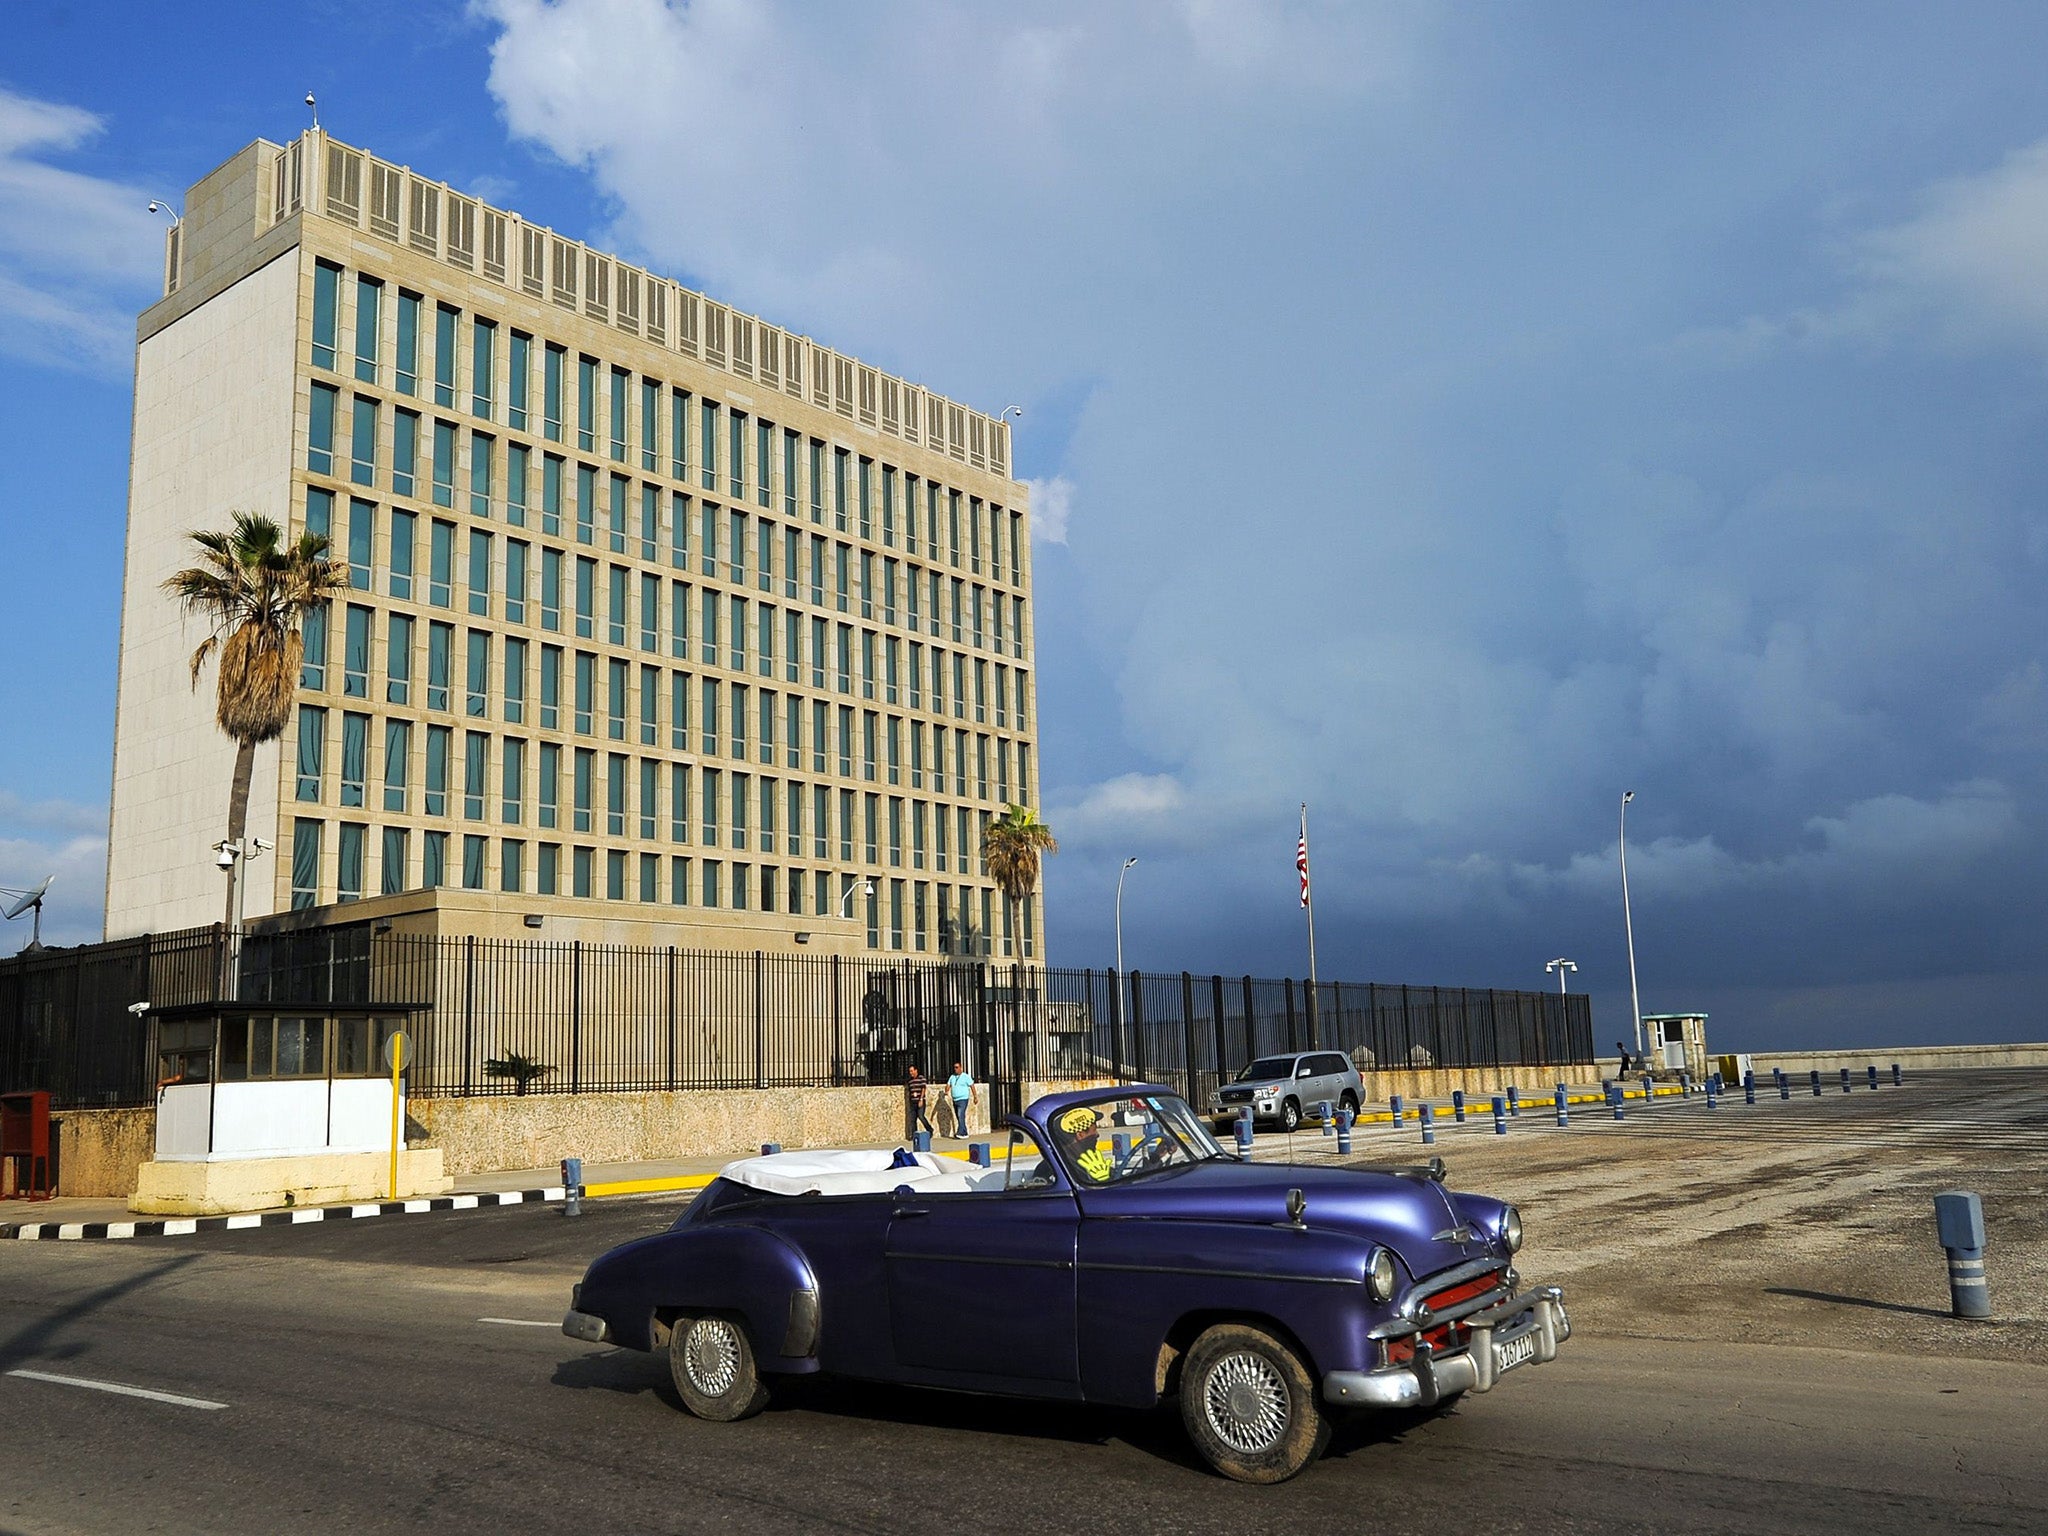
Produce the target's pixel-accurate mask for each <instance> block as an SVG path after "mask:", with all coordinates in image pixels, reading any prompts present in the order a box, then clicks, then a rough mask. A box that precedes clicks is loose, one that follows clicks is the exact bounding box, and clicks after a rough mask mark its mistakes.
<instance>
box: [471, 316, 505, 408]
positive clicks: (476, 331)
mask: <svg viewBox="0 0 2048 1536" xmlns="http://www.w3.org/2000/svg"><path fill="white" fill-rule="evenodd" d="M497 363H498V327H497V326H496V325H495V324H493V323H492V322H491V321H489V320H478V321H476V322H474V323H473V324H472V325H471V326H470V333H469V411H470V414H471V415H472V416H481V417H483V418H484V420H486V421H489V420H490V419H491V410H492V408H493V406H494V405H495V403H496V401H495V398H494V396H495V389H496V386H495V384H494V382H493V378H494V375H495V373H496V370H497Z"/></svg>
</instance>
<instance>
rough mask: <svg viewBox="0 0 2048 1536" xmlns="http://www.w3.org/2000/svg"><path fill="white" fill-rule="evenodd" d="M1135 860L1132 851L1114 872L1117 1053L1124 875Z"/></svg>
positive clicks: (1121, 1021)
mask: <svg viewBox="0 0 2048 1536" xmlns="http://www.w3.org/2000/svg"><path fill="white" fill-rule="evenodd" d="M1137 862H1138V856H1137V855H1136V854H1135V853H1134V854H1132V855H1131V856H1130V857H1129V858H1128V859H1125V860H1124V867H1123V868H1122V869H1120V870H1118V871H1117V872H1116V1049H1117V1052H1118V1054H1119V1055H1121V1054H1122V1052H1123V1048H1124V876H1125V875H1128V874H1129V873H1130V872H1131V866H1132V865H1133V864H1135V863H1137Z"/></svg>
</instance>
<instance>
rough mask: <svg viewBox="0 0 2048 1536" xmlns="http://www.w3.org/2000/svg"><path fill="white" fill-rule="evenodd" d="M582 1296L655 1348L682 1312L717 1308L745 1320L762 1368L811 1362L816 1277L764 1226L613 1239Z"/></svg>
mask: <svg viewBox="0 0 2048 1536" xmlns="http://www.w3.org/2000/svg"><path fill="white" fill-rule="evenodd" d="M582 1296H583V1310H585V1311H596V1312H598V1313H600V1314H601V1315H602V1316H604V1317H605V1318H606V1319H607V1320H608V1321H609V1322H610V1323H611V1337H612V1340H613V1341H614V1342H615V1343H618V1344H621V1345H623V1346H625V1347H627V1348H630V1349H653V1348H655V1347H657V1345H658V1344H659V1343H661V1342H662V1341H663V1340H665V1339H666V1337H667V1333H668V1325H669V1324H670V1323H671V1322H672V1321H673V1320H674V1319H675V1318H676V1317H678V1316H680V1315H683V1314H689V1313H700V1312H717V1313H720V1314H722V1315H724V1316H727V1317H731V1318H734V1319H736V1320H737V1321H739V1322H742V1323H744V1324H745V1325H746V1329H747V1337H748V1339H749V1340H750V1341H751V1342H752V1344H753V1346H754V1357H755V1359H756V1361H757V1362H758V1364H759V1366H760V1368H761V1369H762V1370H764V1371H798V1372H801V1371H814V1370H816V1369H817V1368H818V1362H817V1347H818V1331H819V1321H820V1310H819V1296H818V1282H817V1277H816V1276H815V1275H814V1274H813V1273H812V1272H811V1266H810V1264H809V1262H808V1261H807V1260H806V1259H805V1258H804V1256H803V1254H802V1252H801V1251H799V1250H798V1249H797V1248H796V1246H795V1245H794V1244H792V1243H790V1242H788V1241H787V1240H785V1239H784V1238H782V1237H780V1236H778V1235H777V1234H775V1233H773V1232H771V1231H769V1230H767V1229H766V1228H765V1227H754V1226H747V1225H745V1224H743V1223H739V1222H721V1223H719V1224H718V1225H716V1226H689V1227H683V1228H678V1229H675V1230H672V1231H668V1232H664V1233H662V1234H660V1235H659V1236H656V1237H650V1238H646V1239H643V1240H642V1241H640V1242H637V1243H631V1244H628V1245H627V1246H625V1247H623V1248H616V1249H614V1250H613V1251H612V1252H611V1253H609V1254H606V1255H605V1256H604V1257H603V1258H602V1259H600V1260H598V1262H597V1263H596V1264H594V1265H592V1266H591V1269H590V1272H589V1274H588V1275H586V1276H585V1277H584V1281H583V1291H582Z"/></svg>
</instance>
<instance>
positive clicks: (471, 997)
mask: <svg viewBox="0 0 2048 1536" xmlns="http://www.w3.org/2000/svg"><path fill="white" fill-rule="evenodd" d="M475 1061H476V935H475V934H473V933H465V934H464V935H463V936H462V1096H463V1097H464V1098H468V1097H469V1093H470V1071H471V1067H472V1064H473V1063H474V1062H475Z"/></svg>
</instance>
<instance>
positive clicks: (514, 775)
mask: <svg viewBox="0 0 2048 1536" xmlns="http://www.w3.org/2000/svg"><path fill="white" fill-rule="evenodd" d="M502 755H503V757H504V765H503V769H502V771H501V772H500V774H499V789H500V791H501V793H500V795H499V797H498V813H499V814H498V819H499V820H500V821H502V822H504V823H505V825H507V826H508V827H516V826H518V825H519V822H520V819H521V818H522V817H523V816H524V815H525V814H526V743H525V742H523V741H521V740H519V739H518V738H517V737H513V738H511V739H510V740H508V741H507V742H506V743H505V745H504V748H503V752H502Z"/></svg>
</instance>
